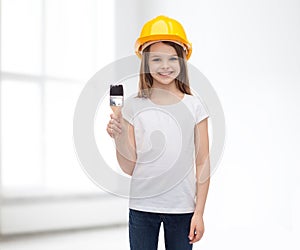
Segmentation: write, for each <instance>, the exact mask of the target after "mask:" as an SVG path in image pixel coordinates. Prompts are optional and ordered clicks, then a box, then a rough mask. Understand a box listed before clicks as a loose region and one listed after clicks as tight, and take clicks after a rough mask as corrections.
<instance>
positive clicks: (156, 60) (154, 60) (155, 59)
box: [152, 58, 160, 62]
mask: <svg viewBox="0 0 300 250" xmlns="http://www.w3.org/2000/svg"><path fill="white" fill-rule="evenodd" d="M159 61H160V58H153V59H152V62H159Z"/></svg>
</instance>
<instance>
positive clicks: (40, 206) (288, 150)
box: [0, 0, 300, 250]
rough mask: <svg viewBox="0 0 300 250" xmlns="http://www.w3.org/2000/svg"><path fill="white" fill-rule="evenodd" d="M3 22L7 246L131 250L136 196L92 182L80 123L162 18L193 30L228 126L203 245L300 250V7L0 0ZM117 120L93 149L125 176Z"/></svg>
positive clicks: (2, 227) (0, 57)
mask: <svg viewBox="0 0 300 250" xmlns="http://www.w3.org/2000/svg"><path fill="white" fill-rule="evenodd" d="M0 14H1V16H0V24H1V26H0V73H1V75H0V76H1V79H0V80H1V81H0V84H1V85H0V98H1V99H0V135H1V137H0V177H1V178H0V234H1V240H0V249H1V250H8V249H14V250H20V249H48V248H49V249H50V247H51V249H52V250H54V249H73V250H74V249H84V248H86V247H87V246H90V248H91V249H129V245H128V240H127V237H128V236H127V212H128V210H127V200H126V199H124V198H120V197H116V196H113V195H111V194H108V193H106V192H104V191H103V190H102V189H100V188H99V187H97V186H96V185H95V184H94V183H92V181H91V180H90V179H89V178H88V177H87V176H86V175H85V173H84V171H83V170H82V168H81V166H80V164H79V161H78V160H77V157H76V153H75V149H74V146H73V138H72V136H73V130H72V129H73V114H74V108H75V105H76V102H77V99H78V97H79V95H80V92H81V90H82V89H83V87H84V86H85V84H86V82H87V81H88V80H89V79H90V78H91V77H92V76H93V75H94V74H95V73H96V72H97V71H98V70H100V69H101V68H103V67H104V66H106V65H107V64H109V63H112V62H113V61H115V60H117V59H120V58H122V57H125V56H129V55H133V53H134V50H133V46H134V42H135V40H136V38H137V37H138V35H139V32H140V29H141V28H142V25H143V24H144V23H145V22H146V21H148V20H150V19H152V18H154V17H155V16H157V15H161V14H163V15H167V16H170V17H173V18H175V19H178V20H179V21H180V22H181V23H182V24H183V26H184V27H185V30H186V32H187V36H188V38H189V40H190V41H191V42H192V44H193V54H192V57H191V59H190V61H189V62H190V63H192V64H193V65H194V66H196V67H197V68H198V69H199V70H200V71H201V72H202V73H203V74H204V75H205V76H206V77H207V78H208V79H209V81H210V82H211V84H212V85H213V87H214V89H215V90H216V92H217V94H218V96H219V98H220V101H221V103H222V106H223V109H224V112H225V118H226V133H227V134H226V145H225V150H224V153H223V158H222V160H221V163H220V166H219V168H218V170H217V171H216V172H215V173H214V175H213V176H212V181H211V187H210V191H209V195H208V200H207V204H206V211H205V223H206V233H205V235H204V237H203V239H202V240H201V241H200V242H199V243H197V244H195V246H194V249H216V248H219V247H222V248H223V249H241V248H242V249H253V248H255V249H269V248H272V249H282V248H286V249H299V242H298V241H296V235H299V233H300V229H299V225H300V217H299V214H298V211H299V210H300V202H299V197H300V196H299V191H300V188H299V186H300V185H299V182H298V180H299V178H300V170H299V166H300V164H299V163H300V161H299V157H298V153H297V152H298V151H299V139H300V136H299V133H298V132H297V130H298V128H299V125H300V124H299V119H300V118H299V104H300V103H299V100H300V98H299V93H300V71H299V69H300V46H299V44H300V2H299V1H296V0H285V1H284V0H273V1H271V0H259V1H258V0H252V1H250V0H245V1H238V0H229V1H221V0H212V1H192V0H186V1H179V0H165V1H158V0H153V1H140V0H125V1H121V0H120V1H117V0H111V1H109V0H106V1H104V0H103V1H102V0H72V1H71V0H26V1H24V0H0ZM193 84H197V83H191V86H193ZM104 105H105V104H104ZM108 120H109V110H108V113H107V120H102V122H100V123H99V131H101V132H99V137H98V138H97V140H98V142H99V143H98V145H100V147H101V145H103V150H104V148H105V150H106V151H105V152H106V157H108V158H109V159H110V160H111V163H112V165H114V166H117V165H116V164H117V162H116V160H115V159H114V147H113V144H112V141H111V140H110V139H109V137H108V135H106V132H105V127H106V124H107V122H108ZM103 141H106V142H108V143H110V144H109V145H107V143H103ZM101 143H102V144H101ZM100 150H101V148H100ZM161 237H162V236H161ZM24 242H26V244H24ZM162 246H163V245H162V241H160V249H163V247H162Z"/></svg>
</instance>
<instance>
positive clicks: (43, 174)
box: [0, 0, 114, 195]
mask: <svg viewBox="0 0 300 250" xmlns="http://www.w3.org/2000/svg"><path fill="white" fill-rule="evenodd" d="M0 3H1V30H0V32H1V40H0V44H1V48H0V52H1V53H0V54H1V103H0V107H1V110H0V112H1V113H0V118H1V120H0V122H1V126H0V128H1V139H0V140H1V141H0V143H1V148H0V150H1V164H0V173H1V181H0V184H1V186H2V189H3V190H4V193H5V191H6V192H7V194H8V193H9V192H10V191H13V193H16V192H15V191H18V195H22V193H19V191H20V190H23V191H24V190H26V193H28V190H35V191H36V190H39V192H40V191H41V190H45V191H47V192H48V191H49V190H54V191H55V190H66V191H67V192H70V191H72V192H74V191H75V192H82V191H84V192H85V191H88V192H90V191H93V190H95V191H97V192H98V191H99V188H97V187H96V186H95V185H94V184H92V183H91V181H90V180H89V179H88V178H87V177H86V176H85V175H84V173H83V171H82V169H81V167H80V165H79V162H78V160H77V157H76V154H75V150H74V146H73V137H72V136H73V113H74V108H75V105H76V101H77V98H78V96H79V94H80V92H81V89H82V88H83V87H84V85H85V83H86V81H87V80H88V79H89V78H90V77H91V76H92V75H93V74H94V73H95V72H96V71H98V70H99V69H100V68H101V67H103V66H104V65H106V64H108V63H110V62H112V61H113V59H114V53H113V51H114V33H113V32H114V1H96V0H75V1H74V0H72V1H70V0H27V1H22V0H1V2H0Z"/></svg>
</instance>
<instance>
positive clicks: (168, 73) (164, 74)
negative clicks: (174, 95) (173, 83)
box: [159, 72, 172, 76]
mask: <svg viewBox="0 0 300 250" xmlns="http://www.w3.org/2000/svg"><path fill="white" fill-rule="evenodd" d="M171 73H172V72H160V73H159V74H160V75H163V76H167V75H170V74H171Z"/></svg>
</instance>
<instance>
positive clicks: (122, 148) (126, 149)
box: [115, 134, 136, 175]
mask: <svg viewBox="0 0 300 250" xmlns="http://www.w3.org/2000/svg"><path fill="white" fill-rule="evenodd" d="M115 145H116V156H117V160H118V163H119V165H120V167H121V169H122V170H123V172H125V173H126V174H128V175H132V172H133V170H134V167H135V164H136V151H135V148H134V147H133V146H132V145H131V143H130V140H129V139H128V136H126V134H122V135H120V136H119V137H117V138H115Z"/></svg>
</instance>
